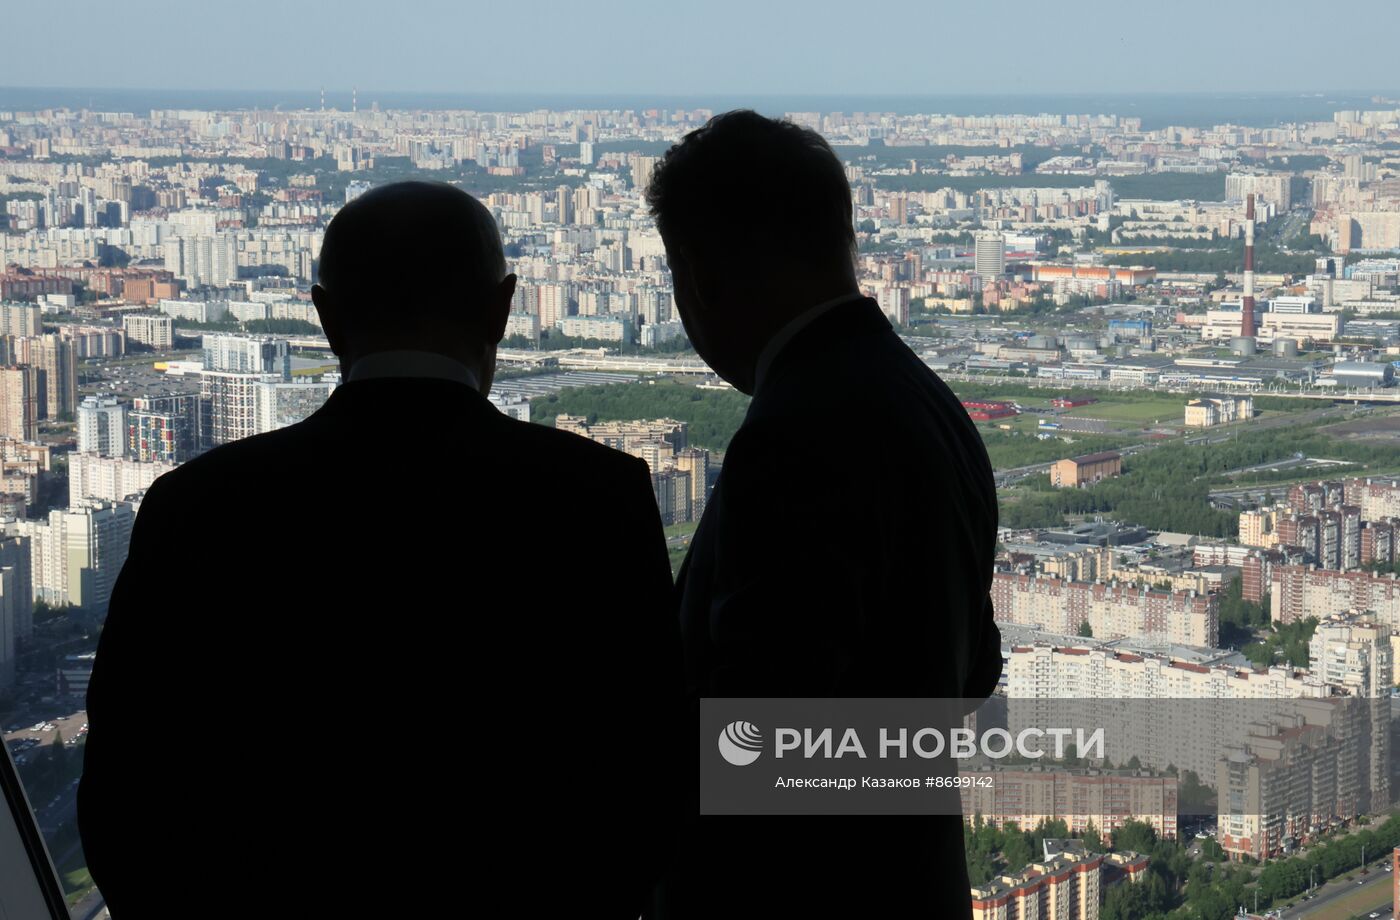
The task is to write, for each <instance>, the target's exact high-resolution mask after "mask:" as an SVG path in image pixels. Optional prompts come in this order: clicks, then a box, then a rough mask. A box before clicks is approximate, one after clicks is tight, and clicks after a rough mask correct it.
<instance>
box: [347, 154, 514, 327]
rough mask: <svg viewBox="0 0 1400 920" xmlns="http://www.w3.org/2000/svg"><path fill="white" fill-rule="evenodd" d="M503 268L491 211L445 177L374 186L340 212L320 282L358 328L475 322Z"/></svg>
mask: <svg viewBox="0 0 1400 920" xmlns="http://www.w3.org/2000/svg"><path fill="white" fill-rule="evenodd" d="M505 276H506V260H505V253H504V251H503V249H502V247H501V235H500V231H499V230H498V229H497V227H496V221H495V219H494V218H493V217H492V216H491V212H490V211H488V210H487V209H486V207H485V206H484V205H482V203H481V202H479V201H477V200H476V199H475V198H473V197H472V196H471V195H468V194H467V193H466V192H464V191H462V190H461V189H459V188H456V187H455V186H451V185H448V184H446V183H443V182H416V181H415V182H395V183H391V184H389V185H381V186H379V187H377V188H373V189H371V190H369V191H368V192H365V193H364V194H363V195H360V196H359V197H358V198H355V199H354V200H353V201H351V202H349V203H348V204H346V205H345V207H343V208H341V209H340V210H339V211H338V212H336V215H335V217H334V218H333V219H332V220H331V222H330V225H329V226H327V227H326V234H325V239H324V240H323V242H322V243H321V259H320V284H321V287H323V288H325V289H326V291H328V292H329V293H330V294H331V295H332V296H333V297H334V298H335V300H336V302H337V303H339V304H340V305H341V307H342V309H343V310H344V311H345V316H346V319H347V320H349V321H351V322H353V323H354V324H355V325H356V326H357V327H359V328H361V329H373V330H377V329H393V328H399V329H403V328H413V327H416V326H419V325H422V324H424V323H433V324H437V323H439V322H441V321H442V320H448V321H450V322H454V323H455V322H457V321H460V322H461V323H462V324H463V326H464V327H466V328H468V329H476V328H477V326H478V324H479V323H480V321H481V319H482V317H481V316H480V315H479V314H480V313H481V312H482V310H481V308H482V306H483V305H484V304H485V303H486V302H487V300H488V298H489V296H490V294H491V293H492V292H493V291H494V290H495V289H496V287H497V286H498V285H499V284H500V283H501V280H502V279H503V278H505Z"/></svg>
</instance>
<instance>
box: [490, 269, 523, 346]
mask: <svg viewBox="0 0 1400 920" xmlns="http://www.w3.org/2000/svg"><path fill="white" fill-rule="evenodd" d="M515 281H516V279H515V275H514V274H510V275H506V276H505V277H504V278H502V279H501V283H500V284H498V285H497V286H496V290H495V292H494V293H493V295H492V297H491V298H490V300H489V301H488V303H487V304H486V310H487V313H486V344H488V345H497V344H500V341H501V339H503V338H505V335H506V320H507V319H509V318H510V305H511V301H512V300H514V299H515Z"/></svg>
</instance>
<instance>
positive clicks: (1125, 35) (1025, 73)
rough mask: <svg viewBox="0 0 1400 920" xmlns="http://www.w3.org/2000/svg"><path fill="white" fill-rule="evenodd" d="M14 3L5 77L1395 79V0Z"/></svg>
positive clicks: (673, 90)
mask: <svg viewBox="0 0 1400 920" xmlns="http://www.w3.org/2000/svg"><path fill="white" fill-rule="evenodd" d="M0 16H2V17H3V18H2V19H0V21H3V23H4V29H3V36H4V40H3V42H2V43H0V86H53V87H83V88H98V87H101V88H136V89H232V90H285V89H315V88H318V87H322V86H324V87H326V88H327V89H328V90H341V89H348V88H349V87H352V86H354V87H358V88H359V89H360V92H361V98H369V97H370V96H372V94H373V92H375V91H376V90H377V91H388V92H447V93H507V92H518V93H528V94H569V93H591V94H601V93H621V94H650V95H658V96H660V95H676V96H683V95H698V94H706V93H725V94H813V95H846V94H852V95H860V94H913V95H938V94H945V93H946V94H982V93H987V94H1005V93H1028V94H1031V93H1034V94H1047V93H1105V92H1121V93H1200V92H1217V91H1218V92H1256V91H1271V90H1282V91H1298V92H1327V91H1347V90H1350V91H1375V92H1389V91H1393V90H1396V89H1400V72H1397V71H1396V69H1395V68H1394V66H1393V64H1392V61H1393V59H1394V56H1393V54H1391V53H1390V51H1389V49H1388V47H1387V46H1388V45H1389V43H1390V39H1389V38H1386V39H1385V40H1384V42H1382V41H1380V40H1372V39H1371V36H1377V37H1378V36H1393V35H1395V34H1396V31H1397V27H1400V2H1397V0H1341V2H1337V3H1332V4H1318V3H1317V2H1316V0H1307V2H1297V0H1257V2H1253V3H1248V4H1246V3H1243V2H1238V0H1209V2H1202V0H1118V2H1103V0H1064V2H1060V3H1046V2H1044V0H1034V2H1028V0H999V2H998V0H987V2H979V0H962V2H957V3H953V2H947V0H841V2H833V0H797V2H794V0H703V2H690V3H677V2H673V0H647V2H636V0H493V2H481V0H465V2H461V0H459V2H451V0H374V2H368V0H334V2H330V0H236V2H230V3H223V4H215V3H211V2H205V0H195V2H191V0H100V2H98V0H6V2H5V9H4V10H3V14H0ZM1324 33H1326V34H1324ZM1352 42H1355V44H1354V45H1353V44H1352Z"/></svg>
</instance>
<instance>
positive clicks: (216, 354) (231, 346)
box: [203, 334, 292, 380]
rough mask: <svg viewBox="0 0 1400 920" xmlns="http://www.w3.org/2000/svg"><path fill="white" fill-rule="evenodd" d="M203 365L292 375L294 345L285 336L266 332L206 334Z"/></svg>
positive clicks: (212, 368)
mask: <svg viewBox="0 0 1400 920" xmlns="http://www.w3.org/2000/svg"><path fill="white" fill-rule="evenodd" d="M203 338H204V342H203V346H204V369H205V370H208V371H223V372H225V373H231V374H276V375H277V376H278V377H281V378H282V379H283V380H290V379H292V357H291V354H292V353H291V348H290V347H289V346H288V344H287V340H286V339H279V338H275V337H273V336H266V335H224V334H220V335H206V336H204V337H203Z"/></svg>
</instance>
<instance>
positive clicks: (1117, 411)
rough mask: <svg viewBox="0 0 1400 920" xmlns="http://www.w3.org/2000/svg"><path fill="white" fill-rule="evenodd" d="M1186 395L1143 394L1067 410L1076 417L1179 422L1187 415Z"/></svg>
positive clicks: (1147, 423) (1146, 421)
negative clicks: (1132, 397) (1120, 400)
mask: <svg viewBox="0 0 1400 920" xmlns="http://www.w3.org/2000/svg"><path fill="white" fill-rule="evenodd" d="M1185 409H1186V397H1184V396H1167V395H1163V396H1157V395H1151V396H1141V397H1138V398H1135V399H1132V400H1125V401H1122V402H1119V401H1107V400H1105V401H1103V402H1097V403H1094V404H1093V405H1090V406H1080V407H1078V408H1076V409H1067V410H1065V414H1066V415H1071V416H1074V417H1075V418H1097V419H1103V420H1104V421H1106V422H1132V423H1133V424H1134V425H1136V426H1138V427H1141V426H1143V425H1159V424H1160V425H1180V424H1181V423H1182V421H1183V419H1184V418H1185Z"/></svg>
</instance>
